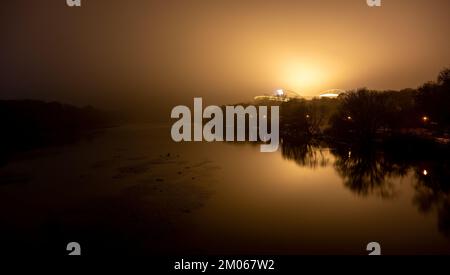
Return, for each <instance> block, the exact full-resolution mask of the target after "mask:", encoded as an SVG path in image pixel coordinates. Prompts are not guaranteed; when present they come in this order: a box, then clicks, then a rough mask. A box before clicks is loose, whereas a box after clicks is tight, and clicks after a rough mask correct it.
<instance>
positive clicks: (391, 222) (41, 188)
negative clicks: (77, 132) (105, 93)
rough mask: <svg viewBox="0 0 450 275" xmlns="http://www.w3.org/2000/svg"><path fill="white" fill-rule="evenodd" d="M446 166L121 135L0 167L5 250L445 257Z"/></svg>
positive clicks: (308, 148)
mask: <svg viewBox="0 0 450 275" xmlns="http://www.w3.org/2000/svg"><path fill="white" fill-rule="evenodd" d="M439 165H440V163H439V162H436V163H435V162H433V160H426V161H418V162H414V163H405V161H400V160H396V159H387V158H386V156H385V155H384V154H380V153H374V154H371V153H370V154H369V153H367V154H363V155H358V153H355V152H353V151H352V150H350V149H345V148H344V149H342V148H340V149H339V150H338V149H330V148H326V147H321V146H313V145H306V144H303V145H295V146H294V145H289V144H288V143H285V144H283V146H282V147H281V148H280V150H279V151H278V152H276V153H260V151H259V146H258V145H252V144H233V143H174V142H172V140H171V138H170V128H169V127H168V126H167V127H166V126H161V125H152V124H141V125H129V126H123V127H117V128H113V129H108V130H106V131H104V132H102V133H99V134H97V135H96V136H95V137H93V138H91V139H83V140H81V141H79V142H78V143H76V144H71V145H67V146H62V147H61V146H60V147H51V148H45V149H39V150H34V151H31V152H27V153H22V154H19V155H17V156H15V157H14V158H13V159H11V160H9V161H8V162H7V163H6V164H5V165H3V166H2V167H1V168H0V206H1V207H0V217H1V220H2V222H1V224H2V228H1V229H0V230H1V231H0V232H1V241H2V243H3V244H6V246H5V245H4V247H7V248H8V249H12V250H11V251H13V250H14V249H15V250H20V249H21V247H22V249H23V247H28V248H29V249H30V250H31V249H33V248H36V249H40V250H41V251H43V252H47V253H55V254H57V253H64V252H62V251H65V244H67V243H68V242H69V241H78V242H80V243H81V246H82V249H83V251H84V253H88V254H89V253H90V254H96V253H103V254H105V253H111V254H122V253H124V254H141V253H148V254H152V253H164V254H174V253H192V254H207V253H217V254H246V253H250V254H336V253H337V254H366V253H367V252H366V251H365V247H366V244H367V243H369V242H371V241H377V242H379V243H380V244H381V247H382V253H384V254H399V253H401V254H404V253H408V254H409V253H410V254H417V253H419V254H429V253H447V254H448V253H450V198H449V194H450V192H448V190H449V188H448V187H446V184H447V186H448V182H450V181H447V182H444V181H445V180H446V179H447V178H446V175H448V174H447V173H445V172H444V173H443V176H442V175H440V174H439V175H436V173H441V172H442V171H441V170H440V168H439V167H440V166H439ZM441 169H445V168H441ZM5 249H6V248H5Z"/></svg>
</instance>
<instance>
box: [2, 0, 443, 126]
mask: <svg viewBox="0 0 450 275" xmlns="http://www.w3.org/2000/svg"><path fill="white" fill-rule="evenodd" d="M449 10H450V1H447V0H433V1H421V0H396V1H383V2H382V7H380V8H370V7H368V6H367V4H366V1H365V0H345V1H344V0H343V1H336V0H328V1H327V0H323V1H313V0H308V1H306V0H305V1H301V0H295V1H281V0H276V1H262V0H259V1H250V0H246V1H230V0H227V1H220V0H209V1H193V0H184V1H178V0H176V1H144V0H135V1H123V0H122V1H119V0H108V1H106V0H95V1H88V0H84V1H82V7H80V8H69V7H67V6H66V4H65V1H64V0H47V1H23V0H19V1H9V3H2V8H1V11H0V23H1V27H0V31H1V42H2V43H1V45H0V49H1V51H0V59H1V62H0V72H1V74H0V81H1V84H0V85H1V86H0V89H1V94H0V99H22V98H33V99H40V100H48V101H51V100H57V101H61V102H66V103H72V104H76V105H86V104H91V105H94V106H98V107H101V108H109V109H118V110H119V109H120V110H129V111H130V110H132V111H134V112H136V113H139V114H141V115H142V116H145V118H144V119H160V118H169V116H170V111H169V110H170V109H171V108H172V107H173V106H175V105H179V104H192V99H193V97H195V96H201V97H203V99H204V101H205V103H206V104H224V103H235V102H242V101H248V100H251V99H252V98H253V96H256V95H259V94H264V93H270V92H271V91H273V90H275V89H277V88H283V89H288V90H293V91H296V92H298V93H299V94H300V95H302V96H314V95H318V94H320V92H322V91H324V90H327V89H332V88H339V89H353V88H358V87H368V88H372V89H401V88H406V87H416V86H417V85H419V84H421V83H423V82H426V81H428V80H432V79H434V78H435V76H436V75H437V73H438V72H439V71H440V70H441V69H442V68H443V67H446V66H448V65H449V64H450V52H449V51H448V49H449V48H450V39H449V35H448V26H450V17H449V16H448V11H449Z"/></svg>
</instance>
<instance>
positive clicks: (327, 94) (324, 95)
mask: <svg viewBox="0 0 450 275" xmlns="http://www.w3.org/2000/svg"><path fill="white" fill-rule="evenodd" d="M343 93H345V91H344V90H341V89H332V90H327V91H324V92H323V93H322V94H321V95H319V97H320V98H337V97H338V96H339V95H341V94H343Z"/></svg>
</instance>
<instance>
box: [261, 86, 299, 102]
mask: <svg viewBox="0 0 450 275" xmlns="http://www.w3.org/2000/svg"><path fill="white" fill-rule="evenodd" d="M295 98H301V96H300V95H299V94H297V93H296V92H294V91H288V90H283V89H278V90H276V91H275V92H273V93H272V94H271V95H260V96H255V97H254V99H255V100H271V101H282V102H287V101H289V100H291V99H295Z"/></svg>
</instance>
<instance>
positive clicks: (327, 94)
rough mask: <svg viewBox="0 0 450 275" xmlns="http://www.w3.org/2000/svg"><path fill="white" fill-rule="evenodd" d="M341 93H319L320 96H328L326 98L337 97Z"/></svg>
mask: <svg viewBox="0 0 450 275" xmlns="http://www.w3.org/2000/svg"><path fill="white" fill-rule="evenodd" d="M338 96H339V94H333V93H326V94H321V95H319V97H320V98H323V97H326V98H337V97H338Z"/></svg>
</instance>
